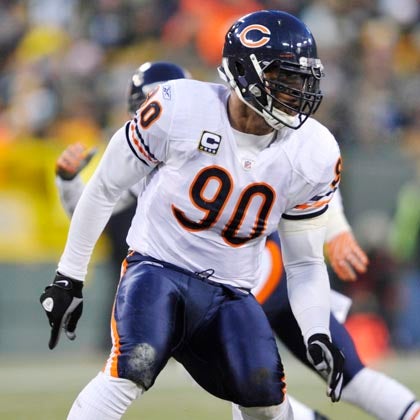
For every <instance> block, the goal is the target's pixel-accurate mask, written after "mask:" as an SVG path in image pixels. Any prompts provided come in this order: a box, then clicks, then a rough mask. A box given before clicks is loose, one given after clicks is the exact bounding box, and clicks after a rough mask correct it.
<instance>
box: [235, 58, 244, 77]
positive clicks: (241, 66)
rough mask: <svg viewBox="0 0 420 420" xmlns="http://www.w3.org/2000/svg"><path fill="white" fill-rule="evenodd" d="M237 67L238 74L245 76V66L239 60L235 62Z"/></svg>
mask: <svg viewBox="0 0 420 420" xmlns="http://www.w3.org/2000/svg"><path fill="white" fill-rule="evenodd" d="M235 68H236V73H237V74H238V76H245V67H244V66H243V65H242V63H240V62H239V61H237V62H236V63H235Z"/></svg>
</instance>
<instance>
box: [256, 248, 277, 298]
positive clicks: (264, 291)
mask: <svg viewBox="0 0 420 420" xmlns="http://www.w3.org/2000/svg"><path fill="white" fill-rule="evenodd" d="M265 246H266V248H267V249H268V252H269V253H270V256H271V271H270V274H269V276H268V278H267V280H266V281H265V283H264V285H263V287H262V288H261V290H260V291H259V292H258V293H257V295H256V299H257V301H258V303H259V304H261V305H262V304H263V303H264V302H265V301H266V300H267V299H268V298H269V297H270V295H271V294H272V293H273V290H274V289H275V288H276V286H277V285H278V284H279V283H280V279H281V276H282V274H283V258H282V256H281V251H280V248H279V246H278V245H277V243H276V242H274V241H271V240H268V241H267V243H266V244H265Z"/></svg>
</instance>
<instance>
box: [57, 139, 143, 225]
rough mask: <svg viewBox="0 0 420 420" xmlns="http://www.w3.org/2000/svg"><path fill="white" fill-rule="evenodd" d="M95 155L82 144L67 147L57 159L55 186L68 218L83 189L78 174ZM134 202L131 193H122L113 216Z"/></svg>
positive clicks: (134, 198)
mask: <svg viewBox="0 0 420 420" xmlns="http://www.w3.org/2000/svg"><path fill="white" fill-rule="evenodd" d="M95 154H96V149H95V148H94V149H90V150H88V149H87V148H86V147H85V146H84V145H83V144H82V143H75V144H71V145H70V146H68V147H67V148H66V149H65V150H64V151H63V153H61V155H60V156H59V158H58V159H57V162H56V167H55V172H56V185H57V188H58V192H59V196H60V202H61V204H62V206H63V208H64V210H65V211H66V213H67V215H68V216H69V217H71V216H72V214H73V212H74V209H75V208H76V205H77V202H78V201H79V199H80V196H81V195H82V192H83V189H84V188H85V184H84V183H83V181H82V178H81V177H80V172H81V171H82V170H83V169H84V168H85V167H86V166H87V165H88V164H89V162H90V160H91V159H92V157H93V156H94V155H95ZM135 200H136V197H135V196H134V195H133V194H132V192H131V191H124V192H123V193H122V194H121V197H120V199H119V200H118V203H117V204H116V205H115V207H114V210H113V214H117V213H119V212H121V211H123V210H125V209H126V208H128V207H129V206H130V205H131V204H133V203H134V202H135Z"/></svg>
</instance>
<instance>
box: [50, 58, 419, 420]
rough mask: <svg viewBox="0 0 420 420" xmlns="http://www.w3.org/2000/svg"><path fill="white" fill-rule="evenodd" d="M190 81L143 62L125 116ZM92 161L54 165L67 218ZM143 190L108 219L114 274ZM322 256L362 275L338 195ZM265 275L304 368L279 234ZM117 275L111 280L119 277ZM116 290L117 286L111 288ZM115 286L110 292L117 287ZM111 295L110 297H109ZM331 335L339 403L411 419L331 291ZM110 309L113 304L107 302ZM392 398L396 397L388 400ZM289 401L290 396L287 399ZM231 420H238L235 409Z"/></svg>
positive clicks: (411, 407) (276, 322)
mask: <svg viewBox="0 0 420 420" xmlns="http://www.w3.org/2000/svg"><path fill="white" fill-rule="evenodd" d="M181 77H189V73H188V72H187V71H186V70H184V69H182V68H180V67H178V66H176V65H174V64H171V63H162V62H161V63H159V62H157V63H146V64H144V65H142V66H140V67H139V69H138V70H137V71H136V73H135V74H134V75H133V77H132V81H131V84H130V91H129V98H128V101H129V112H130V113H135V111H136V109H138V108H139V106H140V104H141V103H142V102H143V101H144V100H145V99H146V95H147V93H148V92H150V90H151V89H152V88H153V87H154V86H155V85H156V84H157V83H159V82H163V81H166V80H171V79H172V78H181ZM91 156H92V152H91V151H88V150H87V149H86V147H85V146H83V144H81V143H76V144H72V145H70V146H69V147H68V148H67V149H66V150H65V151H64V152H63V153H62V154H61V155H60V157H59V158H58V160H57V164H56V174H57V186H58V189H59V192H60V198H61V202H62V204H63V207H64V208H65V210H66V212H67V213H68V214H69V215H71V214H72V213H73V210H74V208H75V207H76V204H77V201H78V199H79V198H80V195H81V193H82V191H83V188H84V184H83V181H82V180H81V178H80V175H79V173H80V172H81V171H82V169H83V168H84V167H85V166H86V165H87V163H88V162H89V160H90V157H91ZM142 188H143V186H142V185H136V186H135V187H134V188H133V190H129V191H127V192H126V193H125V194H124V195H123V197H122V198H121V200H120V201H119V202H118V203H117V206H116V207H115V208H114V213H113V216H112V218H111V220H110V223H111V222H112V220H118V225H117V228H116V229H114V230H113V235H111V236H110V239H111V244H112V249H113V250H117V252H115V251H114V252H113V254H112V261H113V265H114V267H115V270H119V269H120V264H121V261H122V260H123V259H124V257H125V255H126V252H127V244H126V241H125V236H126V232H127V230H128V227H129V223H130V221H131V217H130V213H133V212H134V210H135V206H136V202H137V195H138V194H139V192H140V191H141V189H142ZM325 251H326V257H327V259H328V261H329V263H330V264H331V267H332V268H333V269H334V271H335V273H336V274H337V276H338V277H339V278H340V279H341V280H344V281H355V280H356V278H357V274H358V273H363V272H365V271H366V268H367V264H368V259H367V257H366V255H365V253H364V252H363V250H362V249H361V248H360V246H359V245H358V243H357V241H356V240H355V238H354V236H353V233H352V230H351V227H350V226H349V224H348V222H347V219H346V216H345V214H344V210H343V205H342V199H341V195H340V193H339V191H337V192H336V194H335V196H334V198H333V200H332V201H331V203H330V209H329V222H328V226H327V234H326V247H325ZM264 265H265V268H264V270H263V272H264V273H265V275H264V276H263V277H262V278H261V282H260V284H259V285H258V287H257V288H256V289H254V293H255V295H256V296H257V299H258V301H259V302H260V303H261V304H262V305H263V309H264V311H265V312H266V314H267V316H268V318H269V321H270V324H271V326H272V328H273V330H274V332H275V333H276V335H277V337H278V338H279V339H280V341H281V342H282V343H283V344H284V345H286V347H287V348H288V349H289V350H290V351H291V352H292V353H293V354H294V355H295V356H296V357H298V358H299V360H301V361H302V362H303V363H304V364H306V365H307V366H308V367H310V368H312V366H311V364H310V363H309V362H308V360H307V358H306V348H305V346H304V342H303V339H302V336H301V334H300V330H299V327H298V325H297V322H296V320H295V318H294V316H293V314H292V311H291V308H290V304H289V302H288V297H287V290H286V289H287V279H286V276H285V274H284V269H283V266H282V259H281V249H280V242H279V238H278V234H277V233H276V234H274V235H272V236H271V237H269V239H268V241H267V244H266V248H265V258H264ZM117 277H118V276H116V277H115V278H117ZM115 286H116V285H115ZM115 286H114V287H115ZM110 295H111V296H113V293H110ZM331 303H332V308H333V312H334V313H332V314H331V331H332V334H333V337H332V338H333V340H334V341H335V343H336V345H337V346H338V347H339V348H340V349H342V351H343V353H344V354H345V356H346V362H345V376H344V384H345V386H344V391H343V399H344V400H346V401H348V402H350V403H352V404H354V405H356V406H358V407H359V408H361V409H363V410H365V411H366V412H368V413H370V414H372V415H373V416H375V417H376V418H378V419H381V420H399V419H401V420H406V419H410V420H411V419H414V418H415V417H413V413H414V412H416V410H418V409H419V405H418V403H417V402H416V398H415V396H414V394H413V393H412V392H411V391H409V390H408V389H407V388H406V387H405V386H403V385H402V384H399V383H398V382H396V381H395V380H393V379H391V378H389V377H387V376H385V375H383V374H381V373H379V372H376V371H374V370H372V369H370V368H367V367H366V366H364V364H363V363H362V362H361V360H360V358H359V356H358V354H357V351H356V349H355V347H354V344H353V341H352V339H351V337H350V335H349V333H348V332H347V330H346V328H345V326H344V325H343V324H342V323H343V322H344V320H345V315H346V313H347V311H348V309H349V306H350V300H349V299H347V298H345V297H344V296H343V295H340V294H338V293H337V292H334V291H332V293H331ZM108 307H109V308H110V307H111V302H110V303H109V306H108ZM107 325H108V324H107ZM391 396H398V397H397V398H391ZM289 397H290V396H289ZM290 401H291V403H292V407H293V411H294V415H295V419H297V420H312V419H322V418H325V417H323V416H322V415H321V414H319V413H317V412H316V411H313V410H312V409H310V408H309V407H307V406H305V405H303V404H302V403H300V402H298V401H296V400H295V399H293V398H292V397H290ZM233 412H234V418H235V419H241V418H242V417H241V416H240V412H239V410H238V409H237V408H235V407H234V409H233Z"/></svg>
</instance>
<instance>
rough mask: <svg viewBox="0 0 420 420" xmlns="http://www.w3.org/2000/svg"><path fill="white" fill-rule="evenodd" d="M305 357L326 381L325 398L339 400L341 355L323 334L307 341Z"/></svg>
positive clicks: (341, 369)
mask: <svg viewBox="0 0 420 420" xmlns="http://www.w3.org/2000/svg"><path fill="white" fill-rule="evenodd" d="M307 356H308V359H309V361H310V362H311V363H312V364H313V365H314V367H315V369H316V370H317V371H318V373H320V374H321V376H322V377H323V378H324V379H325V380H326V381H327V396H328V397H330V398H331V401H332V402H337V401H339V400H340V397H341V391H342V388H343V369H344V356H343V353H341V351H340V350H339V349H338V348H337V347H336V346H335V345H334V344H333V343H332V342H331V341H330V339H329V338H328V336H327V335H325V334H314V335H312V336H311V337H310V338H309V340H308V348H307Z"/></svg>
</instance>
